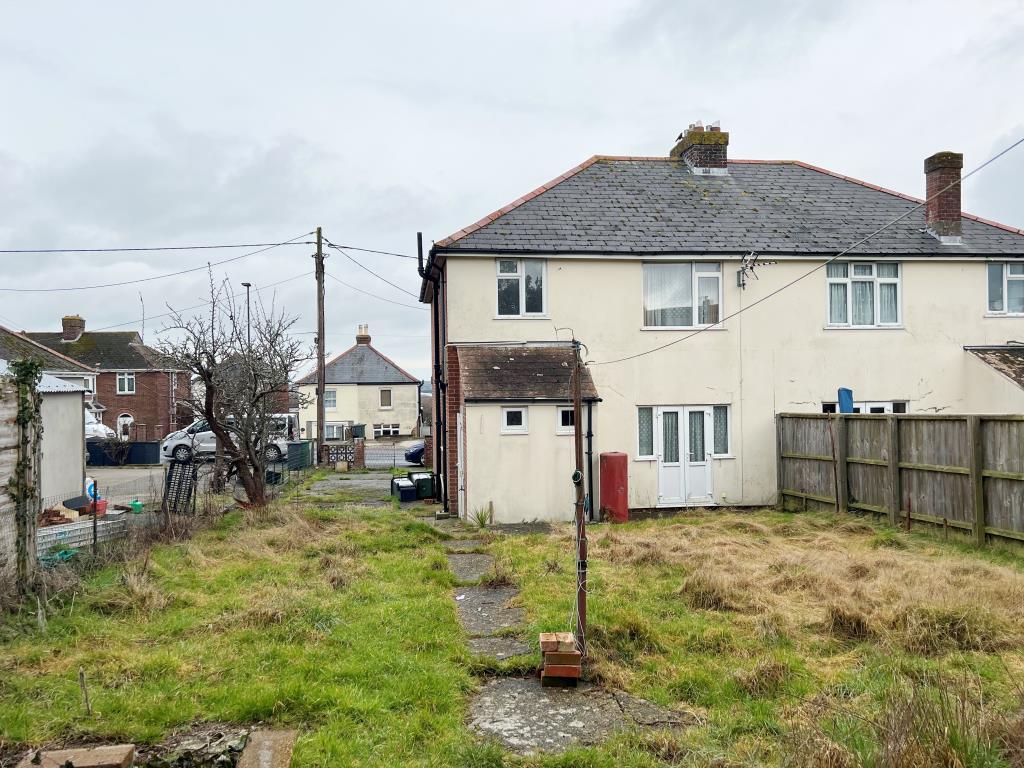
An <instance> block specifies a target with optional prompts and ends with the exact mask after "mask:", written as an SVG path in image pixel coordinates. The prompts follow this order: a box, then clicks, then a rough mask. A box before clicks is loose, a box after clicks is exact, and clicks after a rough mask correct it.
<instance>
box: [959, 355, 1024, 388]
mask: <svg viewBox="0 0 1024 768" xmlns="http://www.w3.org/2000/svg"><path fill="white" fill-rule="evenodd" d="M965 349H966V350H967V351H968V352H970V353H971V354H973V355H975V356H976V357H978V358H979V359H980V360H981V361H982V362H983V363H985V364H986V365H988V366H989V367H991V368H994V369H995V370H996V371H998V372H999V373H1001V374H1003V376H1006V377H1007V378H1008V379H1010V380H1011V381H1013V382H1014V383H1015V384H1017V386H1019V387H1024V344H1000V345H993V346H985V347H965Z"/></svg>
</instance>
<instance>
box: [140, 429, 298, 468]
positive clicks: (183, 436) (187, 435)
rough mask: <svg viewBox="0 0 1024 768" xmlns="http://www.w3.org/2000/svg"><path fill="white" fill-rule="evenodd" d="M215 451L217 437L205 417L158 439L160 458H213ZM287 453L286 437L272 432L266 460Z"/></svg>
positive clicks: (179, 459)
mask: <svg viewBox="0 0 1024 768" xmlns="http://www.w3.org/2000/svg"><path fill="white" fill-rule="evenodd" d="M216 453H217V437H216V435H214V434H213V430H211V429H210V425H209V424H207V423H206V419H196V420H195V421H193V422H192V423H191V424H189V425H188V426H187V427H185V429H181V430H178V431H177V432H171V434H169V435H168V436H167V437H165V438H164V439H163V440H162V441H160V460H161V461H170V460H171V459H176V460H177V461H189V460H190V459H192V458H193V457H195V458H197V459H208V458H213V456H214V455H215V454H216ZM287 455H288V439H287V437H286V436H285V435H283V434H273V435H271V436H270V442H269V443H268V444H267V448H266V458H267V461H268V462H270V463H272V462H275V461H281V460H282V459H283V458H285V457H286V456H287Z"/></svg>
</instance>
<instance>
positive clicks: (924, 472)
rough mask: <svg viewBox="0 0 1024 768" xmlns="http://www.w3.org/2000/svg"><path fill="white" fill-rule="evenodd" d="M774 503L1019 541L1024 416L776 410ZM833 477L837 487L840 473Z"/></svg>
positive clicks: (1023, 515) (1022, 531)
mask: <svg viewBox="0 0 1024 768" xmlns="http://www.w3.org/2000/svg"><path fill="white" fill-rule="evenodd" d="M777 428H778V431H779V435H778V449H779V456H778V461H779V471H778V477H779V483H780V486H781V487H780V488H779V502H780V504H782V505H785V503H786V500H787V498H788V497H792V498H794V499H802V500H803V501H804V502H805V503H806V501H807V500H808V499H814V500H816V501H818V502H819V503H828V504H829V505H834V506H835V507H836V508H837V509H840V510H845V509H847V508H852V509H861V510H866V511H870V512H874V513H877V514H886V515H888V516H889V518H890V520H892V521H894V522H896V521H902V520H904V519H906V518H907V517H908V516H909V517H910V518H911V519H912V520H917V521H922V522H927V523H934V524H938V525H943V526H945V525H948V526H950V527H952V528H956V529H960V530H967V531H972V532H973V534H974V536H975V539H976V540H977V541H979V542H982V541H984V540H985V537H986V535H988V536H995V537H1004V538H1011V539H1020V540H1024V417H1022V416H962V415H951V414H934V415H931V414H898V415H892V416H882V415H874V414H870V415H869V414H841V415H839V414H837V415H831V414H830V415H826V414H780V415H779V417H778V427H777ZM837 478H838V481H839V483H838V487H837V485H836V479H837Z"/></svg>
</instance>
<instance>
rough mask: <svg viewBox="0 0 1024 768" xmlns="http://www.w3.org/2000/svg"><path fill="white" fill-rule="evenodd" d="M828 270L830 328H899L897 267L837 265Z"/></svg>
mask: <svg viewBox="0 0 1024 768" xmlns="http://www.w3.org/2000/svg"><path fill="white" fill-rule="evenodd" d="M825 270H826V277H827V282H828V325H830V326H837V327H848V328H879V327H885V326H898V325H899V324H900V322H901V313H900V303H901V296H900V293H901V287H900V265H899V264H898V263H896V262H891V261H882V262H878V263H874V262H847V261H834V262H832V263H830V264H828V265H827V266H826V267H825Z"/></svg>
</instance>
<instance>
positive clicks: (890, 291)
mask: <svg viewBox="0 0 1024 768" xmlns="http://www.w3.org/2000/svg"><path fill="white" fill-rule="evenodd" d="M879 266H882V265H879ZM896 293H897V291H896V283H879V284H878V322H880V323H896V322H898V320H899V310H898V309H897V306H896V304H897V301H896Z"/></svg>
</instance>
